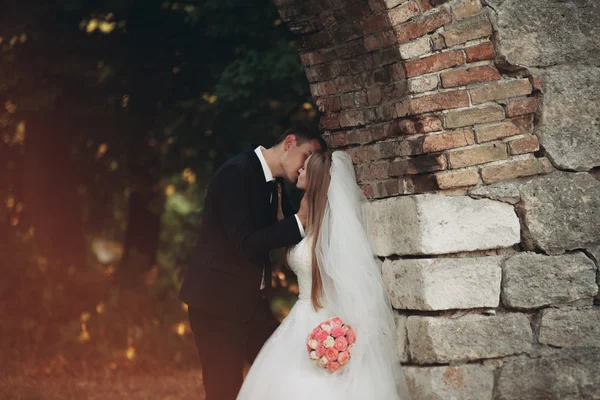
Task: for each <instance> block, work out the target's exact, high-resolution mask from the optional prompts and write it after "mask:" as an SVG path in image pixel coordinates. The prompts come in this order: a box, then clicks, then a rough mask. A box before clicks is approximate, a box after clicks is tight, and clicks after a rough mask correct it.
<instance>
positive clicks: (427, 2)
mask: <svg viewBox="0 0 600 400" xmlns="http://www.w3.org/2000/svg"><path fill="white" fill-rule="evenodd" d="M449 1H450V0H419V3H420V4H421V9H422V10H423V12H425V11H429V10H431V9H432V8H435V7H437V6H440V5H442V4H444V3H447V2H449Z"/></svg>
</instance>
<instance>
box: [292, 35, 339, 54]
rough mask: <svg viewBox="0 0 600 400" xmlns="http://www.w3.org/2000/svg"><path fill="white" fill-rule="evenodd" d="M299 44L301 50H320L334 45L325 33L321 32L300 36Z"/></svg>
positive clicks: (329, 36)
mask: <svg viewBox="0 0 600 400" xmlns="http://www.w3.org/2000/svg"><path fill="white" fill-rule="evenodd" d="M299 42H300V43H299V47H300V49H303V50H314V49H322V48H324V47H330V46H332V45H333V44H334V43H333V38H332V37H331V35H330V34H329V32H327V31H321V32H319V33H313V34H311V35H307V36H302V37H300V41H299Z"/></svg>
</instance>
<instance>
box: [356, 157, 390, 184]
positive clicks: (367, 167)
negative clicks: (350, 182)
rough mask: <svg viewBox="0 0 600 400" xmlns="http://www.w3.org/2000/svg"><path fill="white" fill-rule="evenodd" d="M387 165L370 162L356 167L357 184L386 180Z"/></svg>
mask: <svg viewBox="0 0 600 400" xmlns="http://www.w3.org/2000/svg"><path fill="white" fill-rule="evenodd" d="M388 169H389V163H388V162H387V161H383V162H370V163H366V164H362V165H359V166H357V168H356V174H357V178H358V181H359V182H368V181H375V180H378V179H388V178H389V175H388Z"/></svg>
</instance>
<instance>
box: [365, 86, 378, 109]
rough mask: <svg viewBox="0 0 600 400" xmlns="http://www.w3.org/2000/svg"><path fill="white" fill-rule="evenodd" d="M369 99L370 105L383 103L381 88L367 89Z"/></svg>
mask: <svg viewBox="0 0 600 400" xmlns="http://www.w3.org/2000/svg"><path fill="white" fill-rule="evenodd" d="M367 100H368V101H369V104H370V105H375V104H379V103H381V88H380V87H375V88H371V89H369V90H367Z"/></svg>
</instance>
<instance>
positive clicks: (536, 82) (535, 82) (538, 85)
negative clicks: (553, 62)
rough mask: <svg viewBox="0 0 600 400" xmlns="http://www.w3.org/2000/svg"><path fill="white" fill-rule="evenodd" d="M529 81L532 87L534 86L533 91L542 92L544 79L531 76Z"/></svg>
mask: <svg viewBox="0 0 600 400" xmlns="http://www.w3.org/2000/svg"><path fill="white" fill-rule="evenodd" d="M529 80H530V81H531V85H532V86H533V90H538V91H540V92H541V91H542V89H543V88H542V78H540V77H539V76H531V77H530V78H529Z"/></svg>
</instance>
